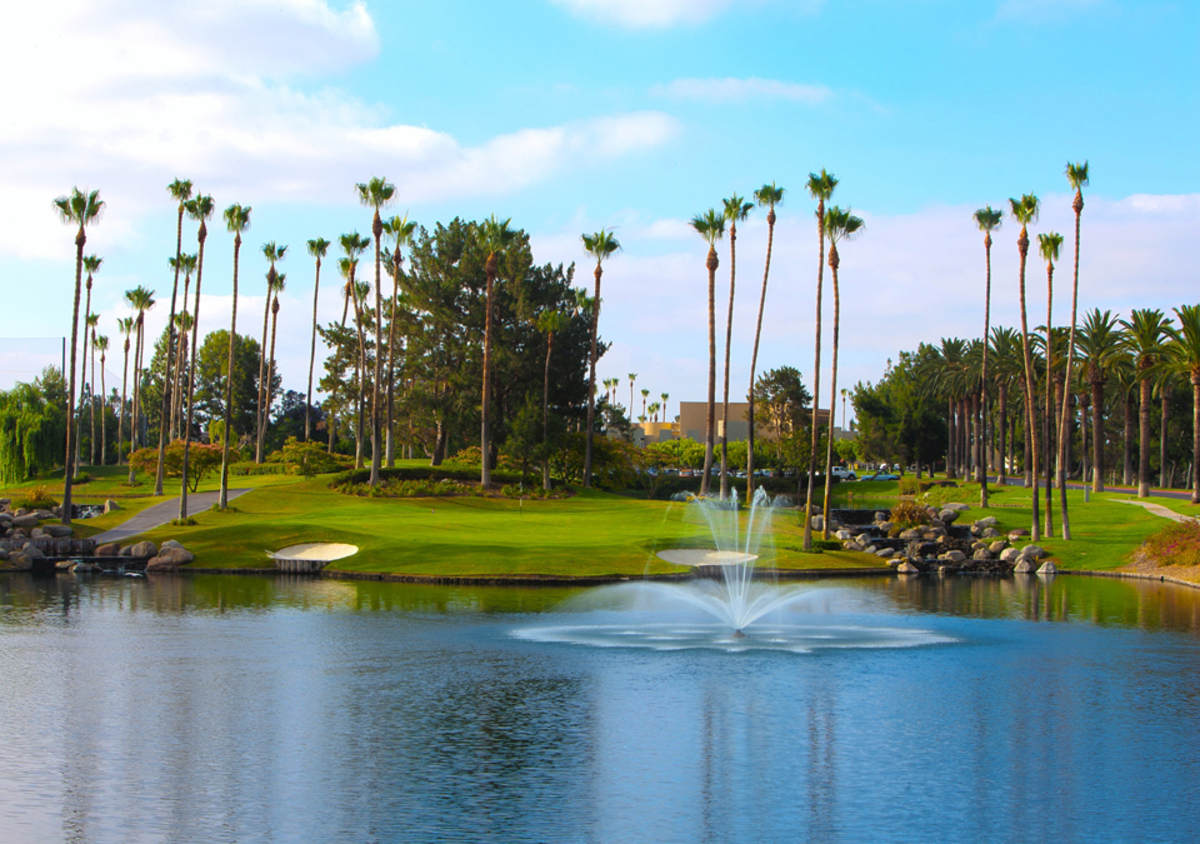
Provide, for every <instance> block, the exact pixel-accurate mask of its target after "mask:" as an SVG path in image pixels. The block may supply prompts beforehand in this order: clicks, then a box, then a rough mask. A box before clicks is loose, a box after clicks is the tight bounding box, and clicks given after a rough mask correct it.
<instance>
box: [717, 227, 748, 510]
mask: <svg viewBox="0 0 1200 844" xmlns="http://www.w3.org/2000/svg"><path fill="white" fill-rule="evenodd" d="M736 278H737V221H736V220H733V221H731V223H730V226H729V316H728V317H727V318H726V321H725V392H724V398H723V399H722V400H721V500H722V501H724V500H725V499H727V498H728V497H729V353H730V348H729V346H730V344H731V343H732V342H733V290H734V287H735V285H736ZM747 501H748V499H747Z"/></svg>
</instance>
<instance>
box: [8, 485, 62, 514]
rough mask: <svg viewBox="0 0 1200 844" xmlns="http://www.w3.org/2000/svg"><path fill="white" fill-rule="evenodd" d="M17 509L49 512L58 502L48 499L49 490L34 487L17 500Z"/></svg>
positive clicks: (42, 486) (44, 487)
mask: <svg viewBox="0 0 1200 844" xmlns="http://www.w3.org/2000/svg"><path fill="white" fill-rule="evenodd" d="M16 504H17V507H18V508H24V509H26V510H51V509H53V508H55V507H57V506H58V502H57V501H55V500H54V499H53V498H51V497H50V490H49V489H47V488H46V486H45V485H41V486H35V487H34V488H33V489H31V490H29V491H28V492H27V493H25V495H24V496H23V497H21V498H18V499H17V502H16Z"/></svg>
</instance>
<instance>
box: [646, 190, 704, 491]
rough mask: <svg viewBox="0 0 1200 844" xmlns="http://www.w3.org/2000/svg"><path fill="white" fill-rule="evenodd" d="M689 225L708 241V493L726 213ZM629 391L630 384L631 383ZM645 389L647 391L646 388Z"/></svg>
mask: <svg viewBox="0 0 1200 844" xmlns="http://www.w3.org/2000/svg"><path fill="white" fill-rule="evenodd" d="M691 225H692V228H693V229H695V230H696V232H697V233H698V234H699V235H700V236H701V237H702V238H704V240H705V242H706V243H708V258H707V259H706V260H705V262H704V265H705V267H707V268H708V415H707V428H706V430H705V434H704V477H703V478H701V479H700V494H701V495H708V490H709V486H710V485H711V484H710V478H711V477H712V463H713V437H714V435H715V433H716V427H717V419H716V406H717V301H716V284H717V266H718V265H719V263H720V262H719V261H718V259H717V241H718V240H720V239H721V238H722V237H723V236H724V235H725V215H724V214H718V213H717V212H716V211H715V210H713V209H712V208H710V209H708V211H706V212H705V213H704V214H697V215H696V216H695V217H693V218H692V223H691ZM630 392H632V383H631V384H630ZM647 392H648V391H647ZM629 412H630V413H632V412H633V397H632V395H631V396H630V409H629Z"/></svg>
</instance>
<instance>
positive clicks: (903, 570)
mask: <svg viewBox="0 0 1200 844" xmlns="http://www.w3.org/2000/svg"><path fill="white" fill-rule="evenodd" d="M896 571H898V572H900V574H920V573H921V570H920V569H919V568H917V567H916V566H914V565H913V564H912V563H910V562H909V561H908V560H905V561H904V562H903V563H901V564H900V565H898V566H896Z"/></svg>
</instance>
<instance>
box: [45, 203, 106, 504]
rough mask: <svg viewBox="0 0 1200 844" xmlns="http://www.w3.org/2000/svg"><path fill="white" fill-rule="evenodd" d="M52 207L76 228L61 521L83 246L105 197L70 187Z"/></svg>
mask: <svg viewBox="0 0 1200 844" xmlns="http://www.w3.org/2000/svg"><path fill="white" fill-rule="evenodd" d="M54 210H55V211H56V212H57V213H58V216H59V218H60V219H61V220H62V221H63V222H64V223H65V224H67V225H73V226H77V227H78V231H77V232H76V234H75V304H74V306H73V309H72V311H71V375H70V378H69V380H68V382H67V423H68V424H67V437H66V455H65V457H64V459H63V466H64V467H65V471H64V472H63V502H62V523H63V524H64V525H69V524H70V523H71V482H72V480H73V479H72V477H71V459H72V457H73V456H74V452H73V449H72V446H73V445H74V443H73V442H72V441H71V427H72V426H71V425H70V421H71V420H72V419H74V417H75V355H76V352H77V348H76V347H77V345H78V341H79V293H80V287H81V286H82V284H83V247H84V246H85V245H86V244H87V231H86V229H87V227H88V226H89V225H92V224H94V223H95V222H96V221H97V220H99V219H100V215H101V214H102V213H103V212H104V200H102V199H101V198H100V191H98V190H94V191H92V192H91V193H84V192H83V191H81V190H79V188H72V189H71V193H69V194H68V195H66V196H60V197H58V198H57V199H55V200H54Z"/></svg>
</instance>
